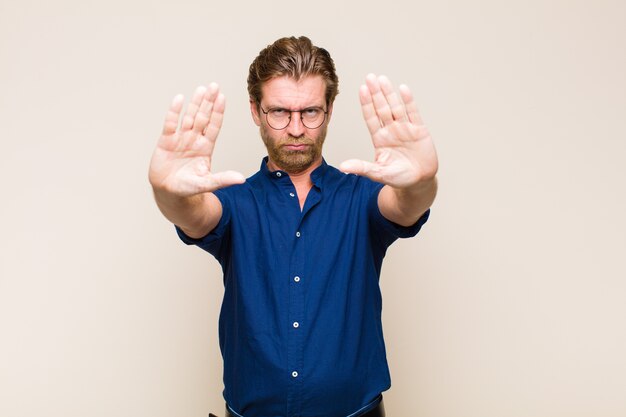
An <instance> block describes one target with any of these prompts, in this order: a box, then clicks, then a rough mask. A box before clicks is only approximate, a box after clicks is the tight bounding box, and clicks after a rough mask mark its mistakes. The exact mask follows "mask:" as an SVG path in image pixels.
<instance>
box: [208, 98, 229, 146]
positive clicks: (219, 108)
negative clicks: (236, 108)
mask: <svg viewBox="0 0 626 417" xmlns="http://www.w3.org/2000/svg"><path fill="white" fill-rule="evenodd" d="M225 108H226V97H224V94H222V93H219V94H218V95H217V98H216V99H215V102H214V103H213V109H212V111H211V116H210V117H211V119H210V120H209V123H208V124H207V126H206V128H205V129H204V133H203V134H204V136H205V137H206V138H207V139H209V140H210V141H212V142H215V139H217V134H218V133H219V131H220V129H221V127H222V121H223V120H224V109H225Z"/></svg>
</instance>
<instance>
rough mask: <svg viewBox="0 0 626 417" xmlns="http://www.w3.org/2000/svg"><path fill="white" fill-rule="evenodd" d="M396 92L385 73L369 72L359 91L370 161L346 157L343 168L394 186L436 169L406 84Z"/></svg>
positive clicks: (416, 180)
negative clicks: (369, 140)
mask: <svg viewBox="0 0 626 417" xmlns="http://www.w3.org/2000/svg"><path fill="white" fill-rule="evenodd" d="M399 91H400V95H399V96H398V94H397V93H396V92H395V91H394V89H393V85H392V84H391V82H390V81H389V79H387V77H385V76H380V77H376V76H375V75H374V74H369V75H368V76H367V78H366V85H363V86H361V89H360V92H359V95H360V100H361V108H362V111H363V117H364V119H365V123H366V125H367V128H368V130H369V132H370V134H371V136H372V143H373V145H374V149H375V160H374V162H368V161H362V160H357V159H350V160H347V161H345V162H343V163H342V164H341V169H342V170H343V171H344V172H350V173H354V174H358V175H363V176H366V177H369V178H371V179H372V180H374V181H377V182H380V183H383V184H387V185H389V186H392V187H394V188H407V187H411V186H413V185H416V184H418V183H419V182H421V181H424V180H427V179H431V178H433V177H434V176H435V174H436V173H437V169H438V161H437V153H436V151H435V147H434V144H433V141H432V139H431V137H430V134H429V133H428V130H427V129H426V127H425V126H424V124H423V122H422V119H421V117H420V115H419V113H418V111H417V107H416V106H415V103H414V101H413V96H412V94H411V91H410V90H409V88H408V87H407V86H405V85H401V86H400V88H399Z"/></svg>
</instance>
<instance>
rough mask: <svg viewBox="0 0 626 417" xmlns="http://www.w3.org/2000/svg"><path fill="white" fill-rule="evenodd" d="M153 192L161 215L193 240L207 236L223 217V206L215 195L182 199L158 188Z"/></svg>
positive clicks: (201, 195)
mask: <svg viewBox="0 0 626 417" xmlns="http://www.w3.org/2000/svg"><path fill="white" fill-rule="evenodd" d="M153 191H154V199H155V201H156V203H157V206H158V207H159V210H161V213H163V215H164V216H165V217H166V218H167V219H168V220H169V221H171V222H172V223H174V224H175V225H177V226H178V227H180V228H181V229H182V231H183V232H185V234H186V235H187V236H189V237H191V238H201V237H204V236H206V235H207V234H208V233H209V232H210V231H211V230H213V229H214V228H215V226H217V223H218V222H219V220H220V218H221V216H222V205H221V203H220V201H219V199H218V198H217V197H216V196H215V195H214V194H213V193H201V194H196V195H193V196H191V197H180V196H177V195H175V194H172V193H168V192H166V191H163V190H158V189H156V188H154V189H153Z"/></svg>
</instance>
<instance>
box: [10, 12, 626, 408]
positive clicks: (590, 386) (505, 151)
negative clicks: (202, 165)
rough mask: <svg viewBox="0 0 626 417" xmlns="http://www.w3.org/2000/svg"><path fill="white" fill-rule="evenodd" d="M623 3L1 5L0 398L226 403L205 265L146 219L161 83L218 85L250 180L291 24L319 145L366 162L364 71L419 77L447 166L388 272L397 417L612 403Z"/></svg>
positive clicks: (175, 88)
mask: <svg viewBox="0 0 626 417" xmlns="http://www.w3.org/2000/svg"><path fill="white" fill-rule="evenodd" d="M175 3H176V4H175ZM625 17H626V4H625V3H624V2H623V1H621V0H619V1H618V0H616V1H608V0H600V1H595V2H590V1H576V0H575V1H564V0H563V1H539V0H530V1H529V0H526V1H516V2H502V1H495V0H493V1H488V0H479V1H477V2H462V1H430V2H419V1H418V2H415V1H405V2H401V1H384V2H367V1H366V2H358V4H357V2H354V3H346V2H343V3H342V2H340V1H317V2H270V1H266V2H254V4H243V3H240V2H235V1H229V2H228V1H222V2H210V1H204V2H196V3H193V2H149V1H146V0H143V1H119V0H114V1H108V2H89V1H73V2H72V1H51V2H43V1H41V2H33V1H28V0H27V1H19V2H18V1H15V0H14V1H10V0H0V120H1V123H0V129H1V130H0V141H1V147H0V162H1V163H0V190H1V195H2V197H1V198H2V204H1V205H0V222H1V232H2V237H1V239H0V245H1V246H0V257H1V258H0V259H1V262H0V338H1V339H0V416H3V417H4V416H7V417H21V416H29V417H30V416H42V415H45V416H49V417H57V416H59V417H60V416H64V417H66V416H67V417H69V416H97V417H99V416H103V417H104V416H107V417H109V416H115V417H127V416H128V417H131V416H132V417H136V416H150V417H161V416H163V417H165V416H168V417H170V416H176V417H178V416H185V417H202V416H206V415H207V413H208V411H211V410H212V411H213V412H218V413H220V414H222V413H223V403H222V400H221V393H220V391H221V360H220V356H219V352H218V344H217V313H218V309H219V304H220V300H221V295H222V286H221V275H220V269H219V267H218V265H217V263H216V262H215V261H214V260H213V259H212V258H211V257H210V256H209V255H208V254H205V253H203V252H202V251H200V250H199V249H195V248H187V247H185V246H184V245H183V244H182V243H180V242H179V241H178V239H177V237H176V236H175V234H174V230H173V228H172V227H171V225H170V224H168V223H167V222H166V221H165V220H164V219H163V218H162V217H161V216H160V213H159V212H158V210H157V209H156V206H155V205H154V203H153V201H152V197H151V192H150V188H149V185H148V181H147V176H146V172H147V166H148V161H149V158H150V155H151V152H152V148H153V146H154V143H155V141H156V138H157V135H158V133H159V130H160V127H161V123H162V120H163V117H164V115H165V111H166V108H167V106H168V104H169V102H170V100H171V98H172V97H173V96H174V95H175V94H176V93H179V92H180V93H184V94H186V95H187V96H189V95H190V94H191V92H192V91H193V89H194V88H195V86H197V85H199V84H206V83H209V82H210V81H213V80H215V81H217V82H219V83H220V84H221V86H222V88H223V91H224V92H225V94H226V96H227V100H228V105H227V114H226V118H225V123H224V127H223V130H222V134H221V137H220V142H219V144H218V147H217V150H216V157H215V164H216V165H217V167H218V168H219V169H224V168H232V169H238V170H240V171H242V172H244V173H245V174H251V173H253V172H254V171H255V170H256V169H257V167H258V165H259V161H260V157H261V156H262V155H263V151H264V150H263V147H262V146H261V141H260V140H259V139H258V135H257V131H256V128H255V126H254V125H253V123H252V121H251V119H250V117H249V114H248V108H247V97H246V90H245V78H246V71H247V67H248V65H249V63H250V62H251V60H252V59H253V58H254V56H255V55H256V54H257V52H258V51H259V50H260V49H261V48H263V47H264V46H265V45H266V44H267V43H269V42H271V41H273V40H274V39H276V38H278V37H280V36H284V35H291V34H297V35H299V34H306V35H308V36H310V37H311V38H312V39H313V41H314V42H316V43H317V44H320V45H322V46H325V47H326V48H327V49H329V50H330V51H331V53H332V54H333V56H334V58H335V61H336V64H337V68H338V73H339V76H340V80H341V84H340V90H341V93H340V95H339V97H338V99H337V102H336V106H335V114H334V119H333V121H332V124H331V128H330V131H329V137H328V140H327V147H326V158H327V160H328V161H329V162H330V163H332V164H338V163H340V162H341V161H342V160H344V159H347V158H349V157H362V158H370V157H371V155H372V148H371V144H370V143H369V137H368V134H367V131H366V129H365V126H364V124H363V122H362V120H361V115H360V109H359V106H358V95H357V90H358V86H359V84H360V83H361V82H362V81H363V79H364V77H365V75H366V74H367V73H368V72H376V73H384V74H386V75H388V76H389V77H390V78H391V79H392V80H394V81H396V82H405V83H407V84H408V85H409V86H411V88H412V89H413V91H414V93H415V96H416V98H417V101H418V104H419V106H420V108H421V110H422V114H423V117H424V119H425V120H426V122H427V124H428V126H429V127H430V129H431V131H432V133H433V135H434V138H435V141H436V145H437V147H438V151H439V155H440V159H441V170H440V183H441V189H440V194H439V197H438V200H437V201H436V203H435V206H434V209H433V213H432V217H431V221H430V222H429V223H428V224H427V226H426V227H425V228H424V229H423V231H422V233H421V234H420V235H419V237H418V238H416V239H413V240H408V241H402V242H398V243H397V244H396V245H395V246H394V247H393V248H392V249H391V250H390V252H389V255H388V257H387V259H386V263H385V266H384V268H383V277H382V286H383V291H384V297H385V306H384V321H385V329H386V339H387V345H388V354H389V355H388V356H389V361H390V365H391V368H392V377H393V387H392V389H391V390H390V391H389V392H388V393H387V396H386V402H387V408H388V411H389V415H390V417H401V416H425V417H426V416H427V417H492V416H493V417H517V416H519V417H522V416H523V417H559V416H567V417H574V416H586V417H613V416H615V417H617V416H620V417H623V416H624V415H626V282H625V280H626V267H625V266H624V258H625V255H626V251H625V249H626V220H625V216H624V213H626V195H625V184H624V182H625V181H624V180H625V179H626V169H625V168H624V165H623V160H624V156H625V154H626V141H625V139H626V76H625V74H626V25H625V24H624V18H625Z"/></svg>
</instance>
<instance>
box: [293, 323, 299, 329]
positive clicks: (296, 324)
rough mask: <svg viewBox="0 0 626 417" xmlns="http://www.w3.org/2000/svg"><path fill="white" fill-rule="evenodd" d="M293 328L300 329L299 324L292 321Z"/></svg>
mask: <svg viewBox="0 0 626 417" xmlns="http://www.w3.org/2000/svg"><path fill="white" fill-rule="evenodd" d="M293 327H295V328H296V329H297V328H298V327H300V323H298V322H297V321H294V322H293Z"/></svg>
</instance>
